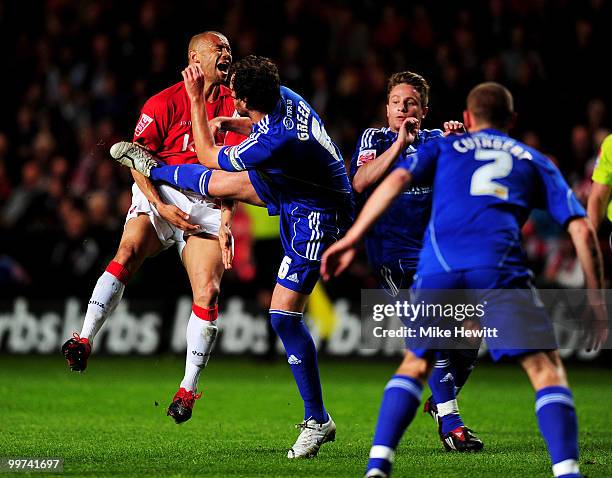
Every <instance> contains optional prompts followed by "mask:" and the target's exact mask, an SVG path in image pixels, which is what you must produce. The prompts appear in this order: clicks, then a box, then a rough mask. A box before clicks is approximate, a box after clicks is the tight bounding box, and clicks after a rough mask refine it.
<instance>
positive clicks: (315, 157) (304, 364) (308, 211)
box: [116, 56, 354, 458]
mask: <svg viewBox="0 0 612 478" xmlns="http://www.w3.org/2000/svg"><path fill="white" fill-rule="evenodd" d="M183 78H184V80H185V86H186V88H187V92H188V94H189V97H190V100H191V115H192V121H193V125H192V127H193V135H194V139H195V144H196V150H197V154H198V159H199V161H200V162H201V163H202V164H203V165H204V166H202V165H193V164H192V165H181V166H178V167H177V166H163V165H161V167H156V166H160V164H158V163H156V161H155V160H154V158H152V157H151V156H150V155H149V156H148V157H146V156H147V154H146V152H143V156H145V157H144V158H139V157H129V158H128V157H121V155H117V156H119V157H118V158H116V159H118V160H119V162H121V163H122V164H124V165H128V166H131V167H135V168H136V169H138V170H139V171H140V172H142V173H143V174H145V175H146V176H150V177H151V179H153V180H154V181H165V182H167V183H170V184H173V185H175V186H176V187H179V188H183V189H190V190H192V191H196V192H200V193H201V194H204V195H206V196H210V195H211V194H214V195H215V196H217V197H219V196H223V197H226V198H234V199H241V198H243V197H245V196H246V197H249V196H252V195H251V194H250V192H249V191H252V190H253V189H254V191H255V192H256V193H257V196H258V197H259V198H260V199H261V201H263V203H265V205H266V207H267V208H268V212H269V214H270V215H280V219H281V221H280V233H281V241H282V246H283V252H284V258H283V259H282V262H281V264H280V267H279V270H278V277H277V283H276V287H275V289H274V292H273V295H272V302H271V305H270V320H271V323H272V327H273V328H274V330H275V331H276V333H277V334H278V336H279V337H280V339H281V341H282V342H283V345H284V346H285V350H286V352H287V358H288V362H289V365H290V366H291V369H292V371H293V375H294V377H295V380H296V383H297V386H298V389H299V391H300V394H301V396H302V399H303V401H304V409H305V411H304V421H303V422H302V423H301V424H300V425H299V428H301V430H302V432H301V433H300V436H299V437H298V439H297V441H296V442H295V444H294V445H293V447H292V448H291V449H290V450H289V452H288V457H289V458H301V457H309V456H315V455H316V454H317V452H318V450H319V448H320V446H321V445H322V444H323V443H325V442H327V441H333V440H334V439H335V434H336V425H335V424H334V422H333V420H332V419H331V417H330V416H329V414H328V413H327V411H326V409H325V406H324V404H323V397H322V391H321V382H320V379H319V370H318V365H317V351H316V348H315V345H314V342H313V340H312V337H311V335H310V333H309V332H308V329H307V328H306V326H305V325H304V322H303V321H302V314H303V311H304V307H305V304H306V301H307V299H308V296H309V294H310V293H311V292H312V290H313V288H314V286H315V284H316V282H317V280H318V279H319V269H320V260H321V256H322V254H323V251H324V250H325V249H326V248H327V247H328V246H329V245H330V244H332V243H334V242H336V241H337V240H338V239H339V238H340V237H342V235H343V234H344V232H345V231H346V229H348V227H349V226H350V224H351V223H352V221H353V219H354V215H353V201H352V192H351V186H350V183H349V180H348V176H347V173H346V170H345V166H344V161H343V159H342V157H341V155H340V152H339V150H338V148H337V146H336V145H335V144H334V143H333V142H332V140H331V139H330V137H329V136H328V134H327V133H326V131H325V127H324V125H323V122H322V121H321V118H319V116H318V114H317V113H316V112H315V111H314V110H313V108H312V107H311V106H310V105H309V104H308V103H307V102H306V101H305V100H304V99H303V98H302V97H301V96H299V95H298V94H296V93H295V92H293V91H291V90H290V89H289V88H285V87H283V86H280V79H279V75H278V69H277V67H276V65H274V63H272V62H271V61H270V60H268V59H267V58H262V57H256V56H248V57H246V58H244V59H243V60H241V61H239V62H238V63H236V64H235V65H234V66H233V70H232V76H231V78H232V80H231V84H232V90H233V92H232V94H233V95H234V96H233V97H234V104H235V108H236V111H237V112H238V113H239V114H240V115H241V116H243V117H245V118H249V119H250V120H251V122H252V131H251V134H250V136H249V137H248V138H247V139H246V140H245V141H243V142H242V143H240V144H239V145H237V146H235V147H233V146H232V147H225V146H224V147H219V146H216V145H215V143H214V139H213V135H212V133H211V130H210V127H209V123H208V119H207V117H206V115H205V114H203V112H204V111H205V108H204V98H203V96H202V93H201V92H202V83H203V81H204V78H203V76H202V72H201V70H200V69H199V68H198V66H197V65H191V66H189V67H188V68H187V69H185V70H184V71H183ZM184 166H187V167H184ZM220 169H221V170H224V171H217V170H220ZM232 177H233V178H232ZM219 178H223V180H222V181H219ZM226 179H227V181H226ZM221 182H223V183H225V186H223V185H221V184H220V183H221ZM228 185H229V186H228ZM223 188H225V189H223ZM222 189H223V191H221V190H222ZM213 190H214V192H213ZM255 203H257V201H255Z"/></svg>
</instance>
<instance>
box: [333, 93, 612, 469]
mask: <svg viewBox="0 0 612 478" xmlns="http://www.w3.org/2000/svg"><path fill="white" fill-rule="evenodd" d="M513 120H514V113H513V100H512V96H511V94H510V92H509V91H508V90H507V89H506V88H504V87H503V86H501V85H499V84H497V83H482V84H480V85H478V86H476V87H475V88H474V89H473V90H472V91H471V92H470V94H469V95H468V98H467V110H466V111H465V112H464V123H465V125H466V127H467V128H468V131H469V133H468V134H466V135H461V136H450V137H448V138H444V139H441V140H438V141H432V142H430V143H428V144H425V145H423V146H422V147H421V148H420V149H419V150H418V151H417V153H416V154H415V155H412V156H411V157H407V158H405V160H403V161H402V162H400V167H399V168H398V169H397V170H395V171H394V172H392V173H391V174H389V176H388V177H387V178H386V179H385V180H384V181H383V182H382V183H381V184H380V186H379V187H378V188H377V189H376V191H374V193H373V194H372V195H371V197H370V199H369V200H368V201H367V203H366V204H365V206H364V208H363V209H362V211H361V213H360V215H359V217H358V219H357V221H356V222H355V224H354V225H353V226H352V227H351V229H349V231H348V232H347V234H346V236H345V237H344V238H343V239H342V240H340V241H339V242H338V243H336V244H334V245H332V246H331V247H330V248H329V249H328V250H327V251H326V252H325V253H324V255H323V259H322V264H321V271H322V274H323V277H324V278H329V277H330V276H332V275H337V274H339V273H341V272H342V271H343V270H344V269H345V268H346V267H347V266H348V265H349V264H350V262H351V261H352V259H353V258H354V256H355V253H356V245H357V244H358V242H359V240H360V239H361V238H362V237H363V236H364V234H365V233H366V232H367V230H368V229H369V228H370V227H371V226H372V224H373V223H374V222H375V221H376V219H377V218H378V217H379V216H380V215H381V214H382V213H383V212H384V211H385V210H386V209H387V208H388V207H389V205H390V204H391V203H392V201H393V200H394V198H395V197H397V195H398V194H400V192H401V191H402V190H403V188H404V187H405V186H406V184H408V183H410V182H411V181H415V182H420V181H426V180H431V181H433V201H432V212H431V218H430V221H429V225H428V229H427V233H426V236H425V244H424V247H423V249H422V251H421V255H420V259H419V265H418V267H417V276H416V278H415V284H414V286H413V288H414V289H415V292H417V293H419V291H426V290H429V291H432V290H433V291H434V292H435V290H436V289H467V290H471V291H473V292H474V293H478V291H482V290H485V291H486V290H489V291H491V292H493V291H494V290H495V289H512V290H513V291H514V293H516V294H522V295H521V296H526V297H530V302H529V303H528V306H529V307H528V309H525V308H523V309H517V308H515V306H514V305H513V303H512V302H506V303H504V304H503V305H504V306H503V307H493V308H492V310H491V311H489V312H488V313H487V315H486V316H485V319H486V323H485V325H486V326H487V327H496V328H497V329H498V334H499V337H501V338H502V340H501V341H502V342H503V338H504V337H507V336H508V337H516V335H517V331H518V332H520V331H521V330H530V327H531V328H532V327H534V326H536V327H540V328H546V327H549V330H550V334H549V335H551V334H552V329H550V323H549V321H548V317H547V316H546V314H545V313H544V311H543V308H542V307H541V305H539V304H537V303H536V297H537V296H536V295H532V291H531V285H530V273H529V270H528V269H527V266H526V263H525V258H524V255H523V252H522V250H521V246H520V228H521V226H522V224H524V222H525V220H526V219H527V217H528V215H529V213H530V211H531V209H532V208H534V207H542V208H546V209H547V210H548V211H549V212H550V214H551V215H552V217H553V218H554V219H555V220H556V221H557V222H558V223H559V224H561V225H563V226H564V227H565V228H566V229H567V230H568V232H569V234H570V236H571V239H572V241H573V243H574V246H575V247H576V251H577V254H578V258H579V260H580V263H581V265H582V268H583V270H584V274H585V278H586V283H587V287H588V288H589V294H590V295H589V298H590V299H591V301H590V302H591V305H592V308H593V312H594V313H595V317H596V319H595V320H593V321H591V322H590V324H589V326H590V332H591V333H590V336H589V337H590V338H589V342H588V343H587V347H591V348H593V347H599V346H600V345H601V344H602V343H604V342H605V341H606V339H607V335H608V329H607V327H608V324H607V316H606V307H605V303H604V300H603V297H602V294H601V289H602V288H603V265H602V258H601V251H600V250H599V245H598V242H597V238H596V236H595V233H594V231H593V228H592V226H591V225H590V223H589V222H588V220H586V218H585V211H584V209H583V208H582V206H581V205H580V203H579V202H578V201H577V199H576V197H575V196H574V194H573V192H572V191H571V189H570V188H569V187H568V185H567V183H566V182H565V180H564V179H563V177H562V176H561V174H560V173H559V170H558V169H557V168H556V167H555V166H554V165H553V164H552V163H551V162H550V161H549V160H548V158H546V157H545V156H543V155H542V154H540V153H539V152H537V151H535V150H534V149H532V148H530V147H528V146H526V145H524V144H522V143H520V142H518V141H516V140H514V139H512V138H510V137H509V136H508V135H507V133H506V131H507V130H508V129H509V127H510V126H511V124H512V122H513ZM407 126H408V120H406V122H405V123H404V124H403V125H402V128H401V129H400V133H399V138H398V140H399V141H401V140H402V138H403V140H404V141H407V137H408V136H410V135H411V134H413V130H412V129H411V128H407ZM521 291H524V292H523V293H521ZM438 299H439V300H441V301H442V300H443V297H440V298H438ZM524 306H525V304H523V307H524ZM526 318H528V319H529V321H530V322H532V323H527V322H526V321H525V319H526ZM552 341H554V337H552ZM489 348H490V352H491V355H492V357H493V358H494V359H495V360H497V359H499V358H501V357H503V356H506V357H515V358H516V359H517V360H518V361H519V363H520V364H521V366H522V367H523V369H524V370H525V372H526V373H527V375H528V377H529V380H530V381H531V384H532V385H533V388H534V390H535V392H536V397H535V410H536V415H537V419H538V424H539V426H540V431H541V433H542V436H543V438H544V440H545V442H546V445H547V447H548V452H549V455H550V458H551V462H552V465H553V466H552V468H553V473H554V475H555V477H557V478H580V477H581V476H582V475H581V474H580V470H579V467H578V426H577V419H576V411H575V408H574V401H573V397H572V393H571V391H570V389H569V386H568V382H567V378H566V374H565V370H564V367H563V364H562V362H561V359H560V357H559V352H558V350H554V349H553V350H551V349H550V347H546V349H544V347H542V348H543V349H542V350H539V349H537V348H531V349H520V348H518V347H514V348H509V349H506V348H504V347H503V343H502V344H501V345H497V347H496V342H495V341H491V342H489ZM434 352H435V351H434V350H431V349H430V350H427V349H413V350H407V351H406V355H405V357H404V360H403V362H402V364H401V365H400V367H399V369H398V370H397V373H396V375H395V376H394V377H393V378H392V379H391V381H390V382H389V384H390V385H391V384H392V385H393V386H387V388H386V389H385V393H384V396H383V401H382V404H381V408H380V414H379V417H378V423H377V427H376V431H375V435H374V440H373V444H372V448H371V450H370V459H369V461H368V465H367V471H366V477H387V476H389V474H390V472H391V465H392V462H393V458H394V453H395V448H396V447H397V445H398V443H399V441H400V438H401V436H402V434H403V433H404V431H405V429H406V428H407V426H408V425H409V424H410V422H411V421H412V419H413V418H414V415H415V412H416V410H417V407H418V406H419V402H420V400H421V393H422V389H423V383H424V381H425V380H426V379H427V375H428V373H429V371H430V364H431V361H432V357H433V353H434ZM492 471H493V470H492Z"/></svg>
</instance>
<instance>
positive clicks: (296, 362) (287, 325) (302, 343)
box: [270, 309, 329, 423]
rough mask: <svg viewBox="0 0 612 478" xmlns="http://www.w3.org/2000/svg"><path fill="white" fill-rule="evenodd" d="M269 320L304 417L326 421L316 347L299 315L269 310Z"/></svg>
mask: <svg viewBox="0 0 612 478" xmlns="http://www.w3.org/2000/svg"><path fill="white" fill-rule="evenodd" d="M270 322H271V324H272V328H273V329H274V331H275V332H276V333H277V335H278V336H279V337H280V339H281V341H282V342H283V345H284V346H285V351H286V352H287V359H288V360H287V361H288V362H289V365H290V366H291V371H292V372H293V376H294V377H295V382H296V383H297V386H298V389H299V391H300V395H301V396H302V400H304V420H306V419H308V418H310V417H312V418H314V419H315V420H316V421H317V422H319V423H325V422H327V420H328V419H329V418H328V415H327V411H326V410H325V406H324V405H323V393H322V391H321V379H320V378H319V365H318V363H317V349H316V347H315V344H314V342H313V341H312V337H311V335H310V332H308V329H307V328H306V325H304V322H303V321H302V314H301V313H300V312H290V311H284V310H272V309H270Z"/></svg>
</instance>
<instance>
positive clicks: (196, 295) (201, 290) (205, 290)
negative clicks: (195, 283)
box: [193, 281, 220, 307]
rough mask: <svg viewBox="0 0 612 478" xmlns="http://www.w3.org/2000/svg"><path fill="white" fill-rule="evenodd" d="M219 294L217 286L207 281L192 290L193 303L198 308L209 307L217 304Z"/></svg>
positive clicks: (215, 283) (213, 282)
mask: <svg viewBox="0 0 612 478" xmlns="http://www.w3.org/2000/svg"><path fill="white" fill-rule="evenodd" d="M219 293H220V287H219V284H218V283H217V282H215V281H208V282H207V283H206V284H204V285H202V286H200V287H197V288H195V289H194V290H193V302H194V303H195V304H196V305H198V306H200V307H210V306H212V305H214V304H216V303H217V298H218V297H219Z"/></svg>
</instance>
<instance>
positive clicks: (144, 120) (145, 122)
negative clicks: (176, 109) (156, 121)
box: [134, 113, 153, 136]
mask: <svg viewBox="0 0 612 478" xmlns="http://www.w3.org/2000/svg"><path fill="white" fill-rule="evenodd" d="M151 123H153V118H151V117H150V116H149V115H147V114H145V113H142V114H141V115H140V119H139V120H138V124H137V125H136V131H135V132H134V134H135V135H136V136H140V135H141V134H142V133H143V132H144V130H145V129H147V126H149V125H150V124H151Z"/></svg>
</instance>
